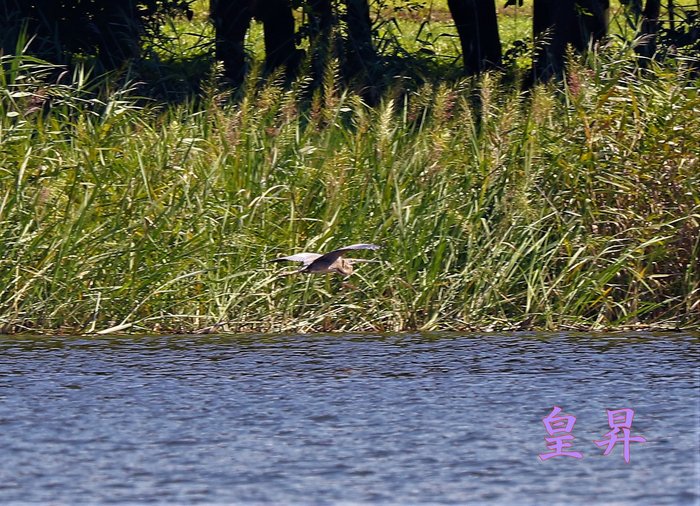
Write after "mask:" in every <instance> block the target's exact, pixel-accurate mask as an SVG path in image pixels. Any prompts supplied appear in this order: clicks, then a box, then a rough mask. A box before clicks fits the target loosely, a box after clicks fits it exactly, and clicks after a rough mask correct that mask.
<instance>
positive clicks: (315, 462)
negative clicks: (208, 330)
mask: <svg viewBox="0 0 700 506" xmlns="http://www.w3.org/2000/svg"><path fill="white" fill-rule="evenodd" d="M699 359H700V336H698V335H697V334H696V335H691V334H683V333H668V334H645V333H632V334H614V335H608V336H603V335H590V334H589V335H585V334H545V335H543V334H533V333H517V334H507V335H498V334H482V335H456V334H431V335H409V334H401V335H376V336H375V335H316V336H284V337H282V336H264V335H258V336H171V337H111V338H90V339H85V338H64V337H25V336H19V337H12V336H0V503H1V504H12V503H26V502H32V503H44V504H46V503H51V504H77V503H81V504H85V503H92V504H94V503H149V502H158V503H177V504H191V503H201V502H206V503H277V504H290V503H294V504H329V503H392V504H405V503H411V504H420V503H431V504H435V503H459V504H465V503H467V504H470V503H471V504H540V505H541V504H548V505H549V504H564V503H567V504H590V503H596V504H600V503H605V504H635V505H638V504H649V505H661V504H674V505H675V504H698V503H699V502H700V489H699V485H698V481H699V478H698V477H699V476H700V446H699V442H698V440H699V435H700V406H699V402H700V373H699V372H698V365H699V363H700V361H699ZM554 406H558V407H561V408H562V410H563V412H562V413H561V414H560V416H561V415H562V414H564V413H566V414H569V415H572V416H574V417H575V418H576V422H575V425H574V427H573V428H572V429H571V431H570V434H571V435H573V436H574V437H575V439H574V440H573V446H572V447H571V448H569V449H568V451H578V452H580V453H581V454H582V457H583V458H581V459H578V458H573V457H566V456H557V457H554V458H548V459H546V460H544V461H543V460H541V459H540V458H539V457H538V454H545V453H548V452H550V453H551V452H552V451H553V450H549V449H548V448H547V446H546V444H547V443H546V442H545V439H544V438H545V437H550V436H549V434H548V433H547V431H546V428H545V425H544V423H543V420H542V419H543V418H544V417H546V416H547V415H548V414H550V412H552V409H553V407H554ZM623 408H628V409H632V410H633V411H634V419H633V423H632V426H631V429H630V435H631V436H632V437H636V436H643V437H644V438H645V439H646V442H631V443H630V444H629V452H630V463H629V464H627V463H625V461H624V459H623V442H622V441H618V443H617V444H616V446H615V447H614V448H613V449H612V451H611V453H610V454H609V455H607V456H604V455H603V451H604V450H605V448H604V447H603V448H600V447H598V446H596V445H595V443H594V441H600V440H605V438H606V436H605V434H606V433H608V432H610V431H611V428H610V427H609V423H608V416H607V412H606V410H608V409H610V410H617V409H623ZM561 430H565V429H561ZM618 434H619V437H620V438H621V437H622V434H624V432H623V431H620V432H619V433H618ZM556 435H557V436H559V435H562V432H558V433H557V434H556Z"/></svg>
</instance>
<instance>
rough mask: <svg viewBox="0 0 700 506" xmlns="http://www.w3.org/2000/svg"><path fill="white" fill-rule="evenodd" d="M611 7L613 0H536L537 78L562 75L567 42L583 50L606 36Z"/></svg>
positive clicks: (533, 21) (547, 78)
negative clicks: (592, 42)
mask: <svg viewBox="0 0 700 506" xmlns="http://www.w3.org/2000/svg"><path fill="white" fill-rule="evenodd" d="M609 7H610V2H609V0H578V1H577V0H535V8H534V12H533V20H532V27H533V33H534V38H535V44H536V45H537V46H538V49H537V53H536V55H535V62H534V65H533V78H534V80H539V81H547V80H549V79H550V78H552V77H554V76H556V77H561V75H562V73H563V71H564V57H565V55H566V47H567V45H569V44H571V45H572V46H573V47H574V48H575V49H576V50H578V51H583V50H585V49H586V48H587V47H588V45H589V44H590V42H591V41H596V40H600V39H601V38H602V37H604V36H605V35H606V34H607V27H608V10H609ZM531 83H532V81H530V84H531Z"/></svg>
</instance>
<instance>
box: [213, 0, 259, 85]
mask: <svg viewBox="0 0 700 506" xmlns="http://www.w3.org/2000/svg"><path fill="white" fill-rule="evenodd" d="M209 12H210V16H211V19H212V22H213V23H214V30H215V32H216V58H217V59H218V60H220V61H222V62H223V64H224V75H225V76H226V77H227V78H229V79H230V80H231V81H233V82H234V83H240V82H241V81H242V80H243V77H244V76H245V47H244V45H243V42H244V40H245V34H246V32H247V31H248V27H249V26H250V21H251V19H253V12H252V9H251V6H250V2H249V0H211V2H210V5H209Z"/></svg>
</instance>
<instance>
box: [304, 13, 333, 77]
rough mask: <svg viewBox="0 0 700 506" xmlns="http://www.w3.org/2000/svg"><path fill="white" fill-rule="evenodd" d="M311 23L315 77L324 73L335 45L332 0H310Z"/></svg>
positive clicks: (312, 59)
mask: <svg viewBox="0 0 700 506" xmlns="http://www.w3.org/2000/svg"><path fill="white" fill-rule="evenodd" d="M309 11H310V25H311V52H312V53H311V54H312V57H311V63H312V66H313V74H314V78H316V79H318V78H320V76H322V75H323V71H324V69H325V67H326V63H327V62H328V59H329V58H330V54H331V48H332V46H333V41H332V33H333V25H334V23H335V17H334V15H333V6H332V5H331V0H309Z"/></svg>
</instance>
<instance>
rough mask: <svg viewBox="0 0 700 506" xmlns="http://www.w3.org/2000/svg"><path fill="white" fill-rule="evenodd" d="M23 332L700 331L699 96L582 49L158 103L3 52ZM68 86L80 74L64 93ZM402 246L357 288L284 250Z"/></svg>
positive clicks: (0, 269) (2, 238) (685, 79)
mask: <svg viewBox="0 0 700 506" xmlns="http://www.w3.org/2000/svg"><path fill="white" fill-rule="evenodd" d="M2 66H3V73H2V77H1V79H2V81H0V94H1V96H0V327H2V330H3V331H4V332H13V331H22V330H32V331H66V332H87V333H91V332H111V331H124V330H129V331H154V330H155V331H157V330H161V331H192V330H196V329H201V328H204V327H206V326H209V325H212V324H214V323H217V322H218V323H221V324H222V326H223V328H224V329H229V330H233V331H246V330H251V331H253V330H254V331H258V330H262V331H302V332H303V331H313V330H344V331H362V330H373V331H393V330H404V329H425V330H428V329H484V328H544V329H553V328H609V327H616V326H621V325H632V324H649V325H670V326H691V325H697V324H698V323H699V321H700V317H699V316H698V315H699V314H700V272H699V270H700V266H699V264H698V258H699V254H700V239H699V236H700V234H699V229H700V190H699V189H700V175H699V174H700V167H698V157H699V156H700V138H699V136H698V132H700V114H699V113H700V97H699V96H698V82H697V79H695V80H693V79H692V78H691V77H690V76H689V75H687V74H686V73H685V72H684V71H683V70H682V69H677V68H675V69H674V68H661V67H659V68H656V69H654V71H653V72H652V71H649V70H648V71H647V73H646V74H645V75H642V76H639V75H637V74H636V73H635V72H634V71H633V70H630V69H628V68H627V66H626V65H625V64H624V63H621V62H611V61H608V62H602V61H598V62H597V63H596V64H595V65H594V66H593V69H592V70H591V69H589V68H585V69H584V68H583V67H580V66H578V65H577V64H576V63H572V66H571V71H570V75H569V77H568V80H567V83H566V84H564V85H562V86H549V87H540V88H537V89H535V90H534V91H533V92H532V93H531V94H529V95H527V96H526V95H523V94H520V93H518V92H516V91H513V90H512V89H504V88H501V87H500V85H499V84H498V81H497V79H496V78H495V76H492V75H486V76H484V77H483V78H482V79H481V80H479V81H463V82H459V83H457V84H453V85H447V84H443V85H427V86H424V87H423V88H421V89H420V90H419V91H417V92H411V93H400V92H399V91H398V90H397V91H394V92H391V93H388V94H386V96H385V97H384V99H383V101H382V103H381V104H380V106H378V107H375V108H370V107H368V106H367V105H365V104H364V103H363V101H362V100H361V98H360V97H359V96H357V95H356V94H353V93H352V92H348V91H342V90H341V89H340V87H339V86H338V85H337V84H336V83H337V78H336V75H335V72H334V69H333V67H332V66H331V68H330V69H329V71H328V73H327V76H326V79H325V83H324V86H323V89H322V90H318V91H316V92H314V94H313V98H312V99H309V100H307V99H308V97H309V96H310V93H311V92H310V91H309V90H307V85H306V82H305V81H304V80H303V79H302V80H300V81H298V82H297V83H295V84H294V85H293V86H292V87H291V88H283V87H282V86H281V85H278V84H276V83H275V82H268V83H267V84H264V85H263V84H260V82H259V80H258V78H257V76H256V74H253V75H252V76H251V77H250V79H249V81H248V83H247V91H246V93H245V94H244V96H243V98H242V99H241V100H240V101H237V102H236V101H233V100H229V99H228V98H227V97H226V96H225V95H223V94H220V93H218V92H216V91H214V90H215V89H216V88H215V87H213V86H212V87H211V90H212V91H210V92H208V94H207V96H206V97H204V99H203V101H202V103H200V104H198V105H197V106H194V105H191V104H190V105H188V104H185V105H178V106H172V107H170V108H162V107H159V106H158V105H157V104H149V103H148V102H145V101H144V100H141V99H139V97H138V87H136V86H132V87H119V88H116V89H112V90H111V91H109V92H105V91H104V88H102V91H96V90H94V89H91V88H90V79H89V76H86V75H84V74H80V72H76V73H75V75H72V76H63V77H62V78H61V79H59V80H58V84H57V78H56V75H57V74H56V69H55V68H52V67H50V66H47V65H45V64H43V63H41V62H39V61H36V60H31V59H29V58H27V57H24V56H21V55H20V56H3V57H2ZM61 82H65V83H69V84H60V83H61ZM360 241H362V242H375V243H378V244H381V245H383V249H382V250H380V251H378V252H376V253H375V252H371V253H370V255H371V257H373V258H378V259H381V261H382V263H381V264H361V265H360V266H359V270H358V273H357V274H356V275H354V276H353V277H352V278H350V279H348V280H342V279H340V278H337V277H328V276H316V277H311V276H308V277H306V276H289V277H278V276H277V271H278V266H277V265H276V264H269V263H268V260H269V259H271V258H274V257H275V256H277V255H279V254H282V253H284V254H290V253H293V252H298V251H324V250H330V249H332V248H335V247H339V246H342V245H345V244H349V243H352V242H360Z"/></svg>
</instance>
